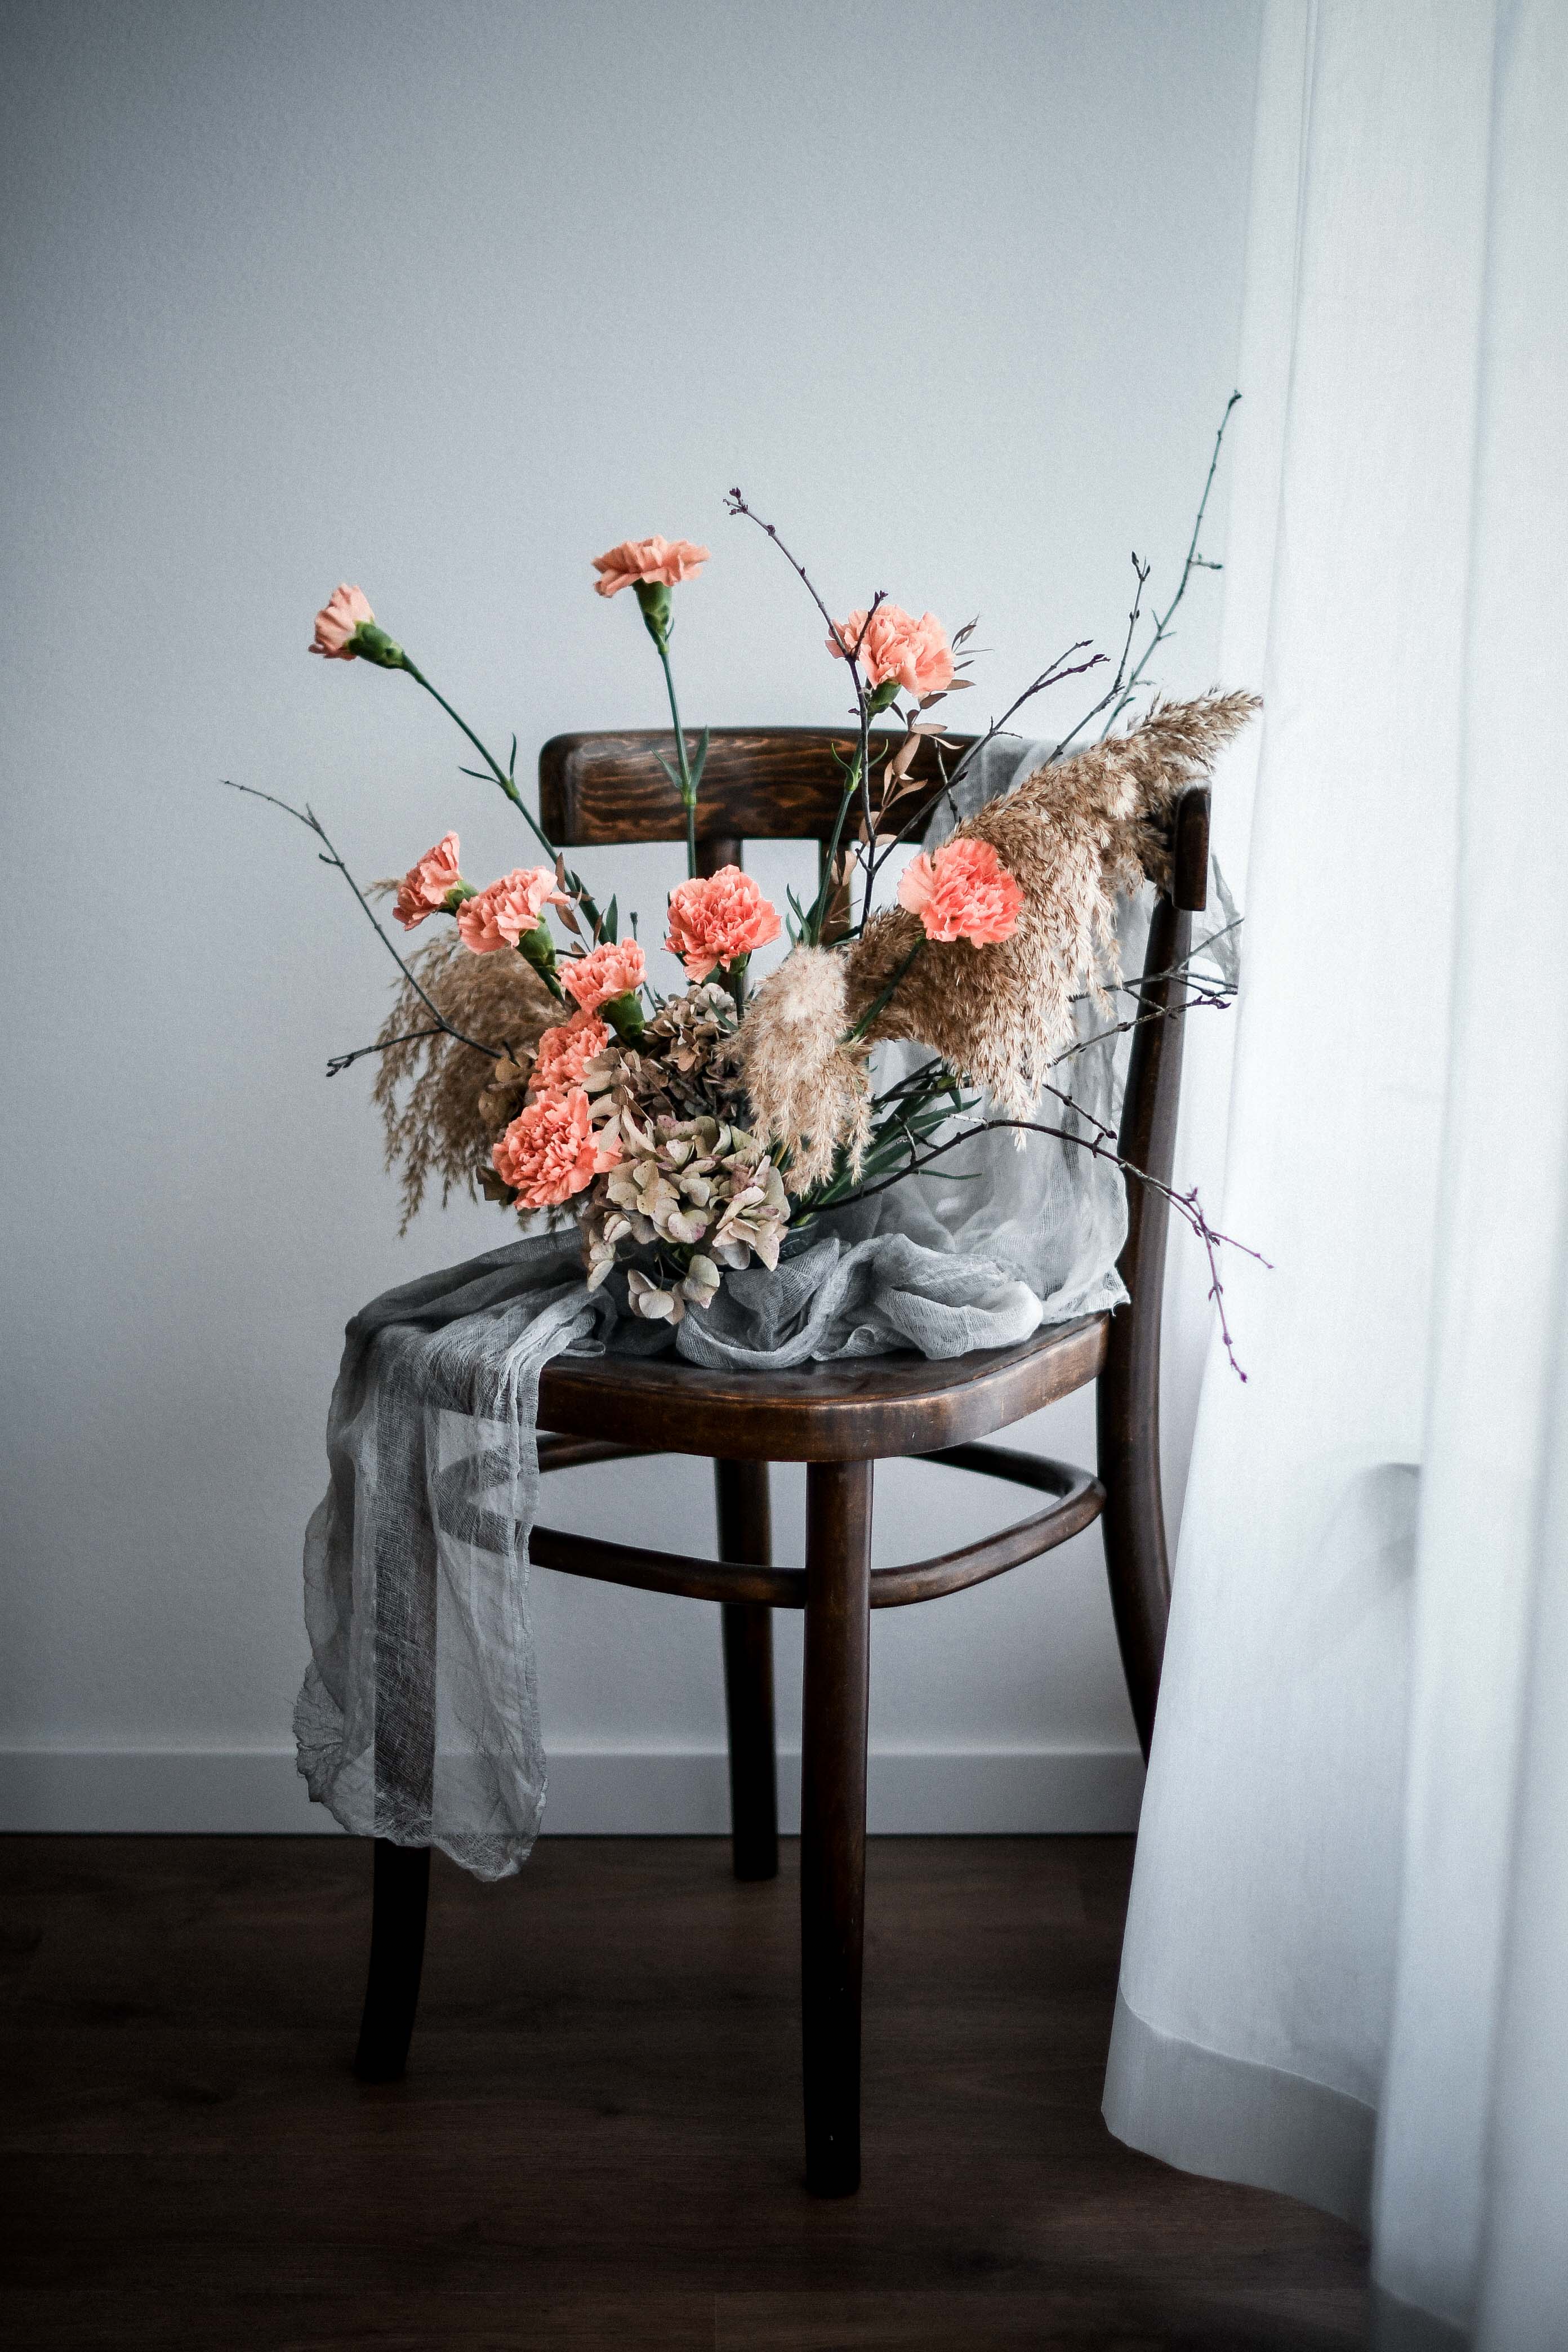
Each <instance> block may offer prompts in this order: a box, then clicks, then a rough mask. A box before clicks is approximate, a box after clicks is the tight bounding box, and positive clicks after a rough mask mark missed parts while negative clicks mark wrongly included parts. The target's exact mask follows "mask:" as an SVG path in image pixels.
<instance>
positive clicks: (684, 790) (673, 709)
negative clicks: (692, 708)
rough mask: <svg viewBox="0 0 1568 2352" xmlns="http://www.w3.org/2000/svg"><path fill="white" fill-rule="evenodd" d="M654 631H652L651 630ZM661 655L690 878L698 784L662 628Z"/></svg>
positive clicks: (694, 854) (657, 640)
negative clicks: (692, 778) (672, 734)
mask: <svg viewBox="0 0 1568 2352" xmlns="http://www.w3.org/2000/svg"><path fill="white" fill-rule="evenodd" d="M649 634H650V635H653V633H652V631H650V632H649ZM653 641H654V644H655V645H656V646H658V657H659V660H660V662H661V663H662V664H663V665H664V682H665V685H666V687H667V688H668V692H669V717H670V724H671V725H672V726H673V727H674V729H675V758H676V764H677V766H678V767H679V770H680V801H681V806H682V807H683V808H684V809H685V811H686V872H687V877H688V879H690V878H691V877H694V876H695V874H696V872H697V787H696V785H695V784H694V783H693V782H692V781H691V762H690V761H689V759H688V758H687V756H686V738H685V736H684V735H683V734H682V733H681V730H680V705H679V703H678V702H677V701H676V698H675V672H674V671H673V670H672V669H671V668H670V667H669V640H668V637H666V636H665V635H664V634H663V632H662V631H660V632H659V633H658V635H655V636H654V639H653Z"/></svg>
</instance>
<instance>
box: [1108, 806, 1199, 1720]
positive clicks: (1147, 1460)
mask: <svg viewBox="0 0 1568 2352" xmlns="http://www.w3.org/2000/svg"><path fill="white" fill-rule="evenodd" d="M1194 803H1197V804H1199V805H1198V811H1197V815H1196V816H1193V815H1189V814H1188V810H1189V807H1191V806H1192V805H1193V804H1194ZM1207 805H1208V796H1207V794H1206V793H1202V792H1199V793H1188V794H1186V795H1185V796H1184V804H1183V807H1182V809H1181V811H1180V812H1179V814H1178V821H1177V841H1178V844H1182V843H1186V844H1187V845H1189V846H1188V851H1187V855H1188V857H1189V860H1190V856H1191V847H1190V845H1191V843H1192V841H1193V840H1194V838H1195V837H1196V835H1197V833H1198V832H1199V831H1201V834H1202V839H1203V842H1204V845H1205V861H1206V845H1207ZM1200 821H1201V822H1200ZM1179 878H1180V877H1179V876H1178V879H1179ZM1193 887H1194V883H1193V877H1192V876H1191V874H1190V873H1189V874H1188V876H1187V877H1186V888H1187V894H1188V895H1189V896H1190V895H1191V894H1192V890H1193ZM1192 936H1193V919H1192V915H1191V913H1190V912H1189V911H1188V910H1187V909H1186V908H1178V907H1176V906H1175V905H1173V903H1172V901H1171V900H1170V899H1169V898H1160V899H1159V900H1157V901H1156V904H1155V908H1154V914H1153V919H1152V922H1151V923H1150V926H1149V946H1148V951H1147V953H1146V955H1145V958H1144V970H1145V971H1147V972H1149V973H1151V974H1159V973H1167V972H1169V971H1171V969H1172V967H1173V966H1174V965H1177V964H1179V963H1180V962H1181V961H1182V960H1183V958H1184V956H1186V955H1187V954H1188V952H1189V951H1190V950H1191V946H1192ZM1180 995H1181V982H1179V981H1177V980H1172V979H1168V978H1166V979H1159V978H1154V979H1152V980H1150V981H1149V982H1146V983H1145V985H1144V987H1143V989H1142V994H1141V998H1140V1003H1141V1005H1142V1007H1143V1008H1144V1009H1149V1010H1152V1009H1153V1008H1154V1007H1156V1006H1165V1005H1169V1004H1171V1003H1173V1002H1179V1001H1180ZM1183 1028H1184V1024H1183V1023H1182V1022H1181V1021H1173V1020H1162V1021H1150V1022H1148V1023H1146V1024H1144V1025H1143V1026H1142V1028H1140V1029H1137V1030H1135V1031H1134V1032H1133V1037H1132V1051H1131V1060H1130V1062H1129V1065H1128V1073H1127V1088H1126V1094H1125V1097H1124V1100H1123V1107H1122V1116H1121V1137H1120V1139H1119V1140H1120V1148H1121V1153H1122V1156H1123V1158H1124V1159H1126V1160H1131V1162H1132V1164H1133V1166H1134V1167H1137V1168H1142V1169H1143V1170H1145V1171H1147V1172H1148V1174H1150V1175H1151V1176H1154V1177H1157V1178H1159V1179H1160V1180H1161V1181H1163V1182H1169V1181H1170V1176H1171V1171H1172V1168H1173V1165H1174V1160H1175V1150H1176V1116H1177V1111H1178V1108H1179V1105H1180V1098H1181V1085H1182V1038H1183ZM1169 1224H1170V1211H1169V1209H1168V1208H1167V1206H1166V1203H1165V1202H1163V1200H1161V1199H1160V1198H1159V1197H1158V1196H1157V1195H1156V1194H1155V1193H1153V1192H1151V1191H1150V1190H1149V1188H1148V1187H1147V1186H1146V1185H1143V1184H1140V1183H1137V1182H1136V1181H1133V1180H1131V1179H1129V1181H1128V1185H1127V1240H1126V1243H1125V1244H1124V1246H1123V1249H1122V1252H1121V1259H1120V1261H1119V1265H1120V1267H1121V1279H1122V1281H1123V1282H1124V1283H1125V1284H1126V1286H1127V1289H1128V1293H1129V1301H1128V1304H1127V1305H1126V1306H1124V1307H1118V1308H1117V1310H1116V1312H1115V1314H1114V1315H1113V1316H1112V1317H1111V1318H1110V1345H1109V1348H1108V1349H1107V1353H1106V1359H1105V1368H1104V1370H1103V1371H1102V1372H1101V1374H1100V1382H1099V1386H1098V1389H1097V1391H1096V1396H1095V1409H1096V1422H1097V1425H1098V1431H1099V1451H1100V1481H1101V1484H1102V1485H1103V1486H1104V1488H1105V1509H1104V1513H1103V1516H1102V1521H1101V1524H1102V1526H1103V1528H1104V1530H1105V1564H1106V1571H1107V1575H1108V1577H1109V1580H1110V1605H1111V1610H1112V1612H1113V1614H1114V1616H1115V1619H1116V1634H1117V1640H1118V1642H1119V1643H1120V1645H1121V1664H1122V1670H1123V1672H1124V1673H1125V1675H1126V1677H1127V1693H1128V1696H1129V1698H1130V1700H1131V1706H1132V1717H1133V1721H1134V1722H1135V1723H1136V1725H1137V1727H1138V1738H1139V1741H1140V1743H1141V1744H1142V1749H1143V1753H1144V1755H1145V1756H1147V1755H1148V1753H1149V1744H1150V1741H1151V1740H1152V1738H1153V1733H1154V1710H1155V1707H1156V1706H1157V1704H1158V1701H1159V1696H1160V1669H1161V1665H1162V1664H1163V1659H1164V1654H1165V1627H1166V1624H1167V1622H1168V1621H1169V1618H1170V1613H1171V1567H1170V1559H1169V1557H1168V1554H1167V1550H1166V1541H1165V1510H1164V1498H1163V1492H1162V1488H1161V1481H1160V1314H1161V1301H1162V1297H1163V1291H1164V1282H1165V1240H1166V1234H1167V1232H1168V1229H1169Z"/></svg>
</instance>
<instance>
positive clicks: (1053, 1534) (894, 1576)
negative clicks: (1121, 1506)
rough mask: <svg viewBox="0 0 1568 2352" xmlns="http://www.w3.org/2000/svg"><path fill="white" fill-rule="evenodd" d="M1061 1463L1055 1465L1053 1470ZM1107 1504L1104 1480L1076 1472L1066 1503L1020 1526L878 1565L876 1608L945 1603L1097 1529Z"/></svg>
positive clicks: (994, 1472) (939, 1457)
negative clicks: (905, 1561) (901, 1563)
mask: <svg viewBox="0 0 1568 2352" xmlns="http://www.w3.org/2000/svg"><path fill="white" fill-rule="evenodd" d="M973 1450H974V1452H976V1453H991V1452H994V1453H999V1452H1001V1450H1002V1449H1001V1448H1000V1447H982V1446H976V1447H975V1448H974V1449H973ZM953 1451H954V1452H959V1453H966V1452H968V1451H969V1449H968V1448H967V1447H955V1448H954V1449H953ZM925 1459H926V1460H927V1461H928V1462H929V1461H937V1462H941V1461H951V1460H952V1456H951V1454H927V1455H926V1456H925ZM952 1466H953V1467H954V1468H956V1469H963V1468H965V1467H968V1468H972V1469H974V1468H981V1467H984V1469H985V1470H986V1471H987V1473H988V1475H991V1476H992V1477H998V1476H1000V1477H1006V1476H1007V1475H1009V1474H1008V1473H1007V1472H1006V1471H1005V1470H1001V1471H999V1470H998V1469H997V1468H996V1466H995V1465H994V1464H990V1463H987V1464H984V1465H981V1464H974V1463H971V1464H968V1465H965V1464H963V1463H955V1464H953V1465H952ZM1058 1466H1059V1465H1057V1464H1054V1463H1053V1464H1052V1465H1051V1467H1052V1468H1053V1469H1055V1468H1057V1467H1058ZM1104 1506H1105V1489H1104V1488H1103V1487H1102V1486H1101V1485H1100V1481H1099V1479H1098V1478H1092V1477H1090V1475H1089V1472H1088V1471H1087V1470H1079V1471H1076V1472H1074V1473H1073V1474H1072V1482H1071V1484H1070V1486H1068V1487H1067V1489H1066V1490H1065V1492H1063V1494H1062V1496H1061V1499H1060V1501H1059V1502H1058V1503H1056V1504H1055V1505H1053V1507H1051V1509H1050V1510H1048V1511H1038V1512H1037V1513H1036V1514H1035V1516H1034V1517H1033V1518H1028V1519H1020V1520H1019V1521H1018V1523H1017V1525H1016V1527H1011V1528H1004V1529H1003V1531H1002V1533H1001V1534H1000V1535H994V1536H984V1537H982V1538H979V1539H978V1540H977V1541H975V1542H973V1543H967V1544H963V1545H962V1546H961V1547H960V1548H959V1549H958V1550H957V1551H950V1552H946V1553H944V1554H943V1555H942V1557H941V1558H940V1559H922V1560H920V1561H917V1562H916V1563H915V1564H914V1566H912V1567H910V1568H877V1569H873V1570H872V1571H871V1606H872V1608H873V1609H903V1608H907V1607H908V1606H909V1605H910V1602H911V1601H940V1600H942V1598H943V1597H944V1596H945V1595H946V1594H948V1593H950V1592H966V1591H968V1590H969V1588H970V1586H971V1585H972V1584H984V1583H986V1582H988V1581H989V1580H990V1579H991V1578H992V1577H994V1576H1005V1575H1006V1573H1007V1571H1008V1570H1009V1569H1014V1568H1022V1567H1023V1565H1024V1563H1025V1561H1026V1560H1030V1559H1039V1557H1040V1555H1041V1553H1042V1552H1047V1551H1054V1550H1055V1549H1056V1547H1057V1546H1058V1544H1064V1543H1066V1541H1067V1539H1068V1537H1069V1536H1076V1535H1080V1534H1081V1533H1082V1531H1083V1529H1084V1528H1091V1527H1092V1526H1093V1525H1094V1522H1095V1521H1096V1519H1097V1518H1098V1517H1100V1512H1101V1510H1102V1509H1103V1508H1104Z"/></svg>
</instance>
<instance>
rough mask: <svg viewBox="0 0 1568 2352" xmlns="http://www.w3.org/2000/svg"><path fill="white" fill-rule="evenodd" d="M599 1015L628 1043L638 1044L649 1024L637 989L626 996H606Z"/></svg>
mask: <svg viewBox="0 0 1568 2352" xmlns="http://www.w3.org/2000/svg"><path fill="white" fill-rule="evenodd" d="M599 1017H600V1019H601V1020H602V1021H607V1022H608V1023H609V1024H610V1026H611V1028H612V1029H613V1030H614V1031H615V1033H616V1036H617V1037H620V1038H622V1039H624V1040H625V1042H626V1044H627V1045H636V1043H637V1039H638V1038H639V1037H640V1036H641V1035H642V1033H643V1031H644V1029H645V1028H646V1027H647V1023H646V1022H645V1021H644V1019H643V1009H642V1005H641V1003H639V1002H638V999H637V992H636V991H635V990H633V991H631V992H628V993H627V994H626V995H625V996H611V997H606V998H605V1002H604V1003H603V1004H601V1005H600V1007H599Z"/></svg>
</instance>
